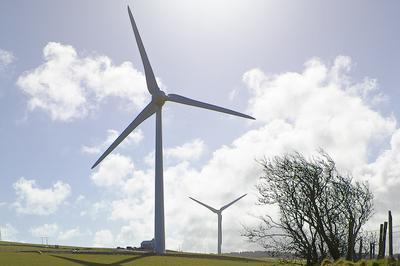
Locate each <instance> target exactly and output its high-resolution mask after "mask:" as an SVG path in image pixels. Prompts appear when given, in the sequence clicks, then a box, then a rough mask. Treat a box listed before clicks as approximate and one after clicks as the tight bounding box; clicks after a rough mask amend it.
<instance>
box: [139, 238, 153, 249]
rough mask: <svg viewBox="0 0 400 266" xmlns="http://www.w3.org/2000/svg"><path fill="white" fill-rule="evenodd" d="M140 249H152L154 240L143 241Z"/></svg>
mask: <svg viewBox="0 0 400 266" xmlns="http://www.w3.org/2000/svg"><path fill="white" fill-rule="evenodd" d="M140 248H141V249H154V238H153V239H152V240H144V241H142V243H140Z"/></svg>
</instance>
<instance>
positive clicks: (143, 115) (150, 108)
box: [92, 102, 156, 169]
mask: <svg viewBox="0 0 400 266" xmlns="http://www.w3.org/2000/svg"><path fill="white" fill-rule="evenodd" d="M155 112H156V106H155V105H154V104H153V103H152V102H151V103H149V104H148V105H147V106H146V107H145V108H144V109H143V110H142V111H141V112H140V114H139V115H138V116H137V117H136V118H135V119H134V120H133V121H132V122H131V123H130V124H129V126H128V127H127V128H126V129H125V130H124V131H123V132H122V133H121V135H119V136H118V138H117V139H116V140H114V142H113V143H112V144H111V145H110V147H108V149H107V150H106V151H105V152H104V153H103V154H102V155H101V156H100V158H99V159H98V160H97V161H96V163H95V164H94V165H93V166H92V169H93V168H95V167H96V166H97V165H98V164H99V163H100V162H101V161H102V160H103V159H104V158H106V156H107V155H108V154H110V153H111V152H112V151H113V150H114V149H115V148H116V147H117V146H118V145H119V144H120V143H121V142H122V141H123V140H124V139H125V138H126V137H127V136H128V135H129V134H130V133H131V132H132V131H133V130H134V129H135V128H136V127H137V126H138V125H140V124H141V123H142V122H143V121H144V120H146V119H147V118H149V117H150V116H151V115H152V114H154V113H155Z"/></svg>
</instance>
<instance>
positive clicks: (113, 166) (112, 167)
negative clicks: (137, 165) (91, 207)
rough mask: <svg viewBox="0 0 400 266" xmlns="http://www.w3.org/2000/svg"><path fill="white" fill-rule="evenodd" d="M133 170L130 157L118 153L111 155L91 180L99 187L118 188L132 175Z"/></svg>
mask: <svg viewBox="0 0 400 266" xmlns="http://www.w3.org/2000/svg"><path fill="white" fill-rule="evenodd" d="M133 170H134V165H133V162H132V161H131V160H130V159H129V158H128V157H125V156H123V155H120V154H118V153H116V154H109V155H108V156H107V158H105V159H104V161H102V163H101V164H100V165H99V169H98V170H97V171H96V172H94V173H93V174H92V175H91V179H92V181H93V182H94V183H95V184H96V185H98V186H104V187H107V186H118V185H121V184H122V183H123V182H124V181H125V180H126V179H127V178H128V177H129V176H130V175H132V172H133Z"/></svg>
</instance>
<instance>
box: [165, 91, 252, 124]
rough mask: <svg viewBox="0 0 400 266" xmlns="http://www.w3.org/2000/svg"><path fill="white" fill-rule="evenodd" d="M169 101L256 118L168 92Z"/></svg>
mask: <svg viewBox="0 0 400 266" xmlns="http://www.w3.org/2000/svg"><path fill="white" fill-rule="evenodd" d="M167 101H171V102H176V103H182V104H187V105H191V106H196V107H200V108H204V109H208V110H213V111H217V112H221V113H225V114H230V115H236V116H240V117H244V118H248V119H254V120H255V118H254V117H251V116H249V115H245V114H242V113H239V112H236V111H233V110H230V109H226V108H223V107H219V106H216V105H212V104H209V103H203V102H199V101H196V100H192V99H189V98H186V97H183V96H180V95H178V94H168V96H167Z"/></svg>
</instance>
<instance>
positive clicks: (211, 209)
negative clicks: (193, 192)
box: [189, 197, 218, 213]
mask: <svg viewBox="0 0 400 266" xmlns="http://www.w3.org/2000/svg"><path fill="white" fill-rule="evenodd" d="M189 199H191V200H193V201H195V202H197V203H198V204H200V205H203V206H204V207H206V208H207V209H209V210H210V211H212V212H215V213H217V212H218V211H217V210H216V209H214V208H213V207H211V206H208V205H207V204H205V203H203V202H200V201H198V200H197V199H194V198H192V197H189Z"/></svg>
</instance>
